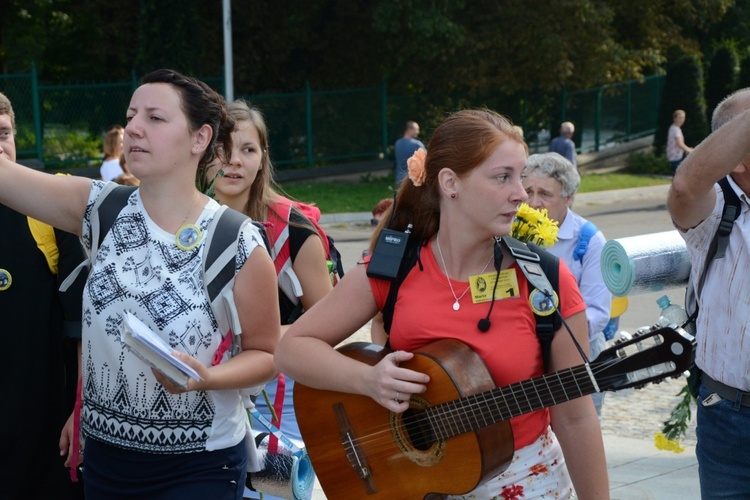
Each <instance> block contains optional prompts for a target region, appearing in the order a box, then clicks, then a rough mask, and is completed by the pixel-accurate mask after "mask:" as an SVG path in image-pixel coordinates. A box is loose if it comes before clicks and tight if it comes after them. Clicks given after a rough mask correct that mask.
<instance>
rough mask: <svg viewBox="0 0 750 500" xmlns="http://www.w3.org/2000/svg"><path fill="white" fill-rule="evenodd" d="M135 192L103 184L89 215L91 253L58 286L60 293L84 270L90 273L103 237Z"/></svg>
mask: <svg viewBox="0 0 750 500" xmlns="http://www.w3.org/2000/svg"><path fill="white" fill-rule="evenodd" d="M135 190H136V187H135V186H119V185H117V184H115V183H114V182H112V183H106V184H105V186H104V188H103V189H102V192H101V194H100V195H99V198H98V199H97V201H96V203H95V205H94V207H93V209H92V212H91V215H90V217H91V218H90V221H91V251H90V252H89V257H88V258H87V259H85V260H84V261H83V262H81V263H80V264H79V265H78V267H76V268H75V269H73V271H72V272H71V273H70V274H68V276H67V277H66V278H65V279H64V280H63V281H62V283H61V284H60V291H61V292H63V293H64V292H66V291H67V290H68V288H70V287H71V286H72V285H73V283H74V282H75V281H76V280H77V279H78V277H79V276H80V275H81V272H82V271H83V270H84V269H85V270H86V274H88V273H89V272H90V271H91V267H92V263H93V262H94V260H95V259H96V254H97V253H98V252H99V247H100V246H101V245H102V241H104V237H105V236H106V235H107V233H108V232H109V230H110V229H112V225H113V224H114V223H115V220H116V219H117V216H118V215H119V214H120V212H121V211H122V209H123V208H125V205H127V204H128V198H130V195H131V194H132V193H133V191H135Z"/></svg>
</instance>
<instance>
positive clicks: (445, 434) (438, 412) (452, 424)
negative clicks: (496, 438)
mask: <svg viewBox="0 0 750 500" xmlns="http://www.w3.org/2000/svg"><path fill="white" fill-rule="evenodd" d="M594 392H596V389H595V388H594V383H593V381H592V380H591V377H590V375H589V372H588V370H587V369H586V366H585V365H580V366H576V367H573V368H569V369H566V370H561V371H559V372H555V373H550V374H547V375H542V376H541V377H536V378H533V379H529V380H524V381H522V382H518V383H515V384H511V385H507V386H505V387H498V388H496V389H492V390H489V391H485V392H481V393H479V394H474V395H472V396H466V397H463V398H460V399H456V400H454V401H449V402H447V403H443V404H440V405H436V406H431V407H429V408H426V410H425V412H426V414H427V418H428V420H429V422H430V424H431V426H432V429H433V432H434V433H435V438H437V439H440V440H444V439H449V438H451V437H454V436H458V435H460V434H463V433H465V432H469V431H475V430H477V429H480V428H482V427H486V426H488V425H492V424H496V423H498V422H502V421H503V420H508V419H510V418H513V417H517V416H519V415H524V414H526V413H531V412H532V411H536V410H541V409H542V408H547V407H548V406H553V405H556V404H559V403H564V402H566V401H570V400H571V399H576V398H579V397H581V396H586V395H588V394H593V393H594Z"/></svg>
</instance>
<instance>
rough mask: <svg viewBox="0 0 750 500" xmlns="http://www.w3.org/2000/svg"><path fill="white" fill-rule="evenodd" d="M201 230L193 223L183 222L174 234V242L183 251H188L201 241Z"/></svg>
mask: <svg viewBox="0 0 750 500" xmlns="http://www.w3.org/2000/svg"><path fill="white" fill-rule="evenodd" d="M201 236H202V234H201V230H200V228H199V227H198V226H196V225H195V224H185V225H183V226H182V227H181V228H180V229H178V230H177V234H175V238H174V239H175V244H176V245H177V248H179V249H180V250H182V251H183V252H189V251H190V250H192V249H193V248H195V247H197V246H198V243H200V241H201Z"/></svg>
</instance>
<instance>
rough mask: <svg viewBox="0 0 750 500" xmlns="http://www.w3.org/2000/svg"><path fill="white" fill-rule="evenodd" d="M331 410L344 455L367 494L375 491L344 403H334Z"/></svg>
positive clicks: (373, 482) (373, 481)
mask: <svg viewBox="0 0 750 500" xmlns="http://www.w3.org/2000/svg"><path fill="white" fill-rule="evenodd" d="M333 412H334V413H335V414H336V420H337V421H338V424H339V436H340V437H341V444H342V446H343V447H344V449H345V450H346V457H347V459H348V460H349V464H350V465H351V466H352V468H353V469H354V470H355V471H356V473H357V476H359V478H360V480H361V481H362V486H363V487H364V488H365V492H366V493H367V494H368V495H372V494H374V493H377V491H378V490H377V488H376V487H375V480H374V479H373V477H372V473H371V472H370V468H369V467H368V466H367V460H366V459H365V455H364V453H362V450H361V449H360V447H359V442H358V440H357V436H355V435H354V429H353V428H352V424H351V422H350V421H349V416H348V415H347V414H346V410H344V405H342V404H341V403H339V404H336V405H334V407H333Z"/></svg>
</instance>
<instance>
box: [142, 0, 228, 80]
mask: <svg viewBox="0 0 750 500" xmlns="http://www.w3.org/2000/svg"><path fill="white" fill-rule="evenodd" d="M217 8H218V7H217ZM200 26H201V25H200V17H199V16H198V5H197V0H162V1H160V2H141V7H140V15H139V22H138V51H137V53H136V55H135V61H134V67H135V70H136V72H137V73H138V74H141V75H142V74H145V73H148V72H150V71H153V70H155V69H159V68H165V67H168V68H171V69H174V70H177V71H179V72H181V73H184V74H187V75H195V76H202V75H201V64H200V61H201V60H202V59H203V58H204V57H205V56H206V47H205V44H203V43H201V38H200V34H201V30H200ZM220 27H221V25H218V26H217V28H219V29H220ZM215 53H220V52H218V51H217V52H215Z"/></svg>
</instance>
